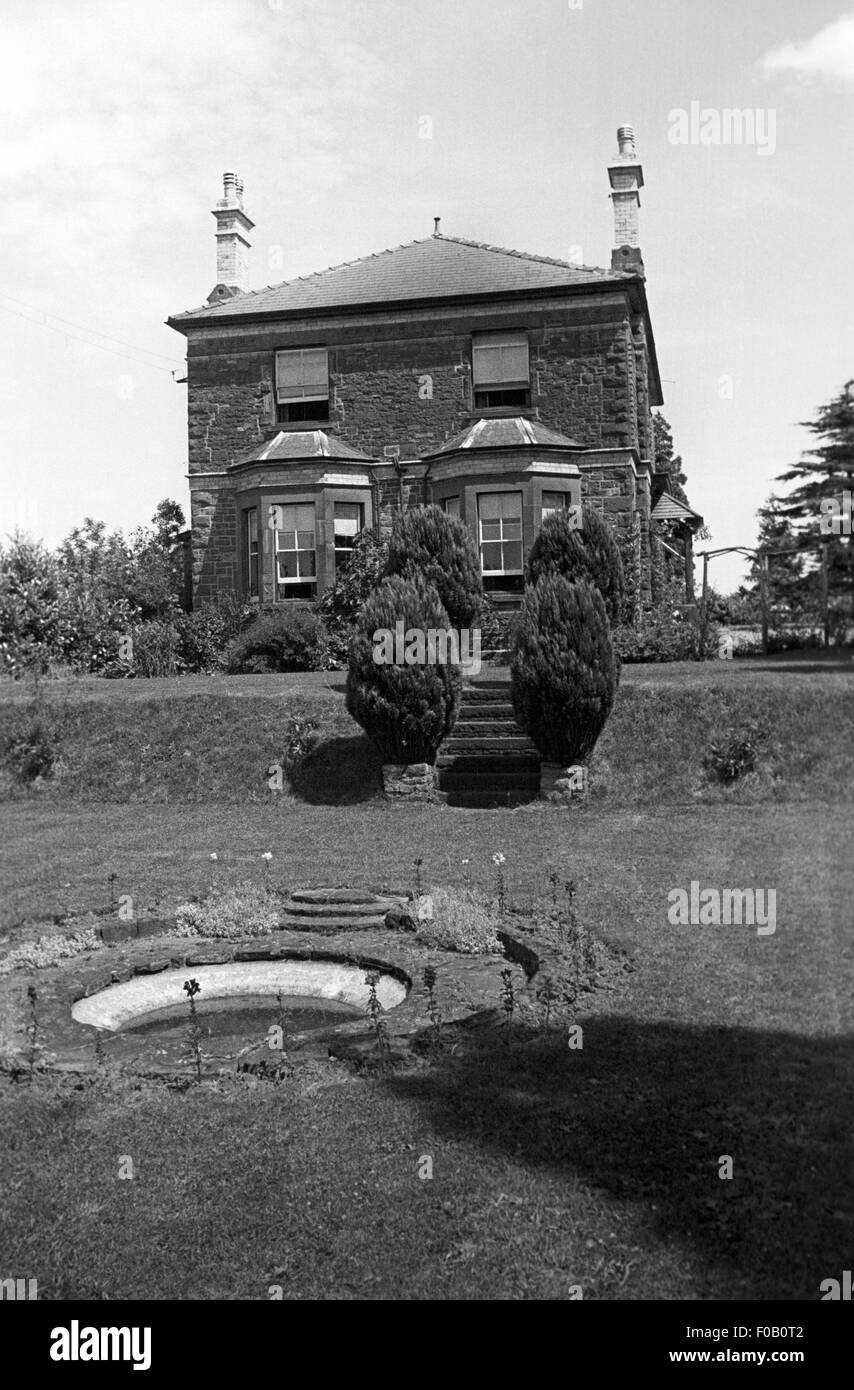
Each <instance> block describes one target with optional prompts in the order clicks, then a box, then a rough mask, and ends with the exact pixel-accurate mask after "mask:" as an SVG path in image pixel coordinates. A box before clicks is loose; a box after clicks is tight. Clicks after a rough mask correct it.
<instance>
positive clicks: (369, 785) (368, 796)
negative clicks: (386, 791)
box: [290, 734, 382, 806]
mask: <svg viewBox="0 0 854 1390" xmlns="http://www.w3.org/2000/svg"><path fill="white" fill-rule="evenodd" d="M290 782H291V790H292V791H293V793H294V795H295V796H298V797H299V798H300V800H301V801H307V802H309V803H310V804H311V805H312V806H354V805H356V804H357V803H358V802H361V801H373V799H374V798H375V797H377V796H379V795H380V792H381V791H382V757H381V756H380V754H379V753H378V752H377V750H376V748H375V747H374V745H373V744H372V743H371V741H370V739H368V738H366V737H365V736H364V734H362V735H355V736H352V737H347V738H328V739H324V740H323V741H322V742H320V743H319V744H318V745H317V747H316V748H315V749H314V751H313V752H312V753H311V755H310V756H309V757H308V758H307V759H306V761H305V762H304V763H303V765H302V767H300V768H298V769H297V770H296V771H295V772H294V773H293V775H292V776H291V779H290Z"/></svg>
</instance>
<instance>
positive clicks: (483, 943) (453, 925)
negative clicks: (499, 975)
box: [418, 888, 502, 955]
mask: <svg viewBox="0 0 854 1390" xmlns="http://www.w3.org/2000/svg"><path fill="white" fill-rule="evenodd" d="M432 898H433V917H432V920H430V921H426V922H420V923H419V926H418V936H419V939H420V940H421V941H423V942H425V943H426V944H427V945H428V946H437V947H439V948H441V949H442V950H444V951H460V952H461V953H464V954H466V955H488V954H493V953H494V954H497V955H500V954H501V950H502V947H501V943H500V941H499V940H498V937H497V935H496V930H497V927H498V918H497V917H496V916H495V914H494V912H493V909H492V905H491V904H490V903H489V901H488V900H487V899H486V898H485V897H484V896H483V895H482V894H481V893H477V892H475V891H473V890H472V889H469V888H436V889H435V890H434V891H433V894H432Z"/></svg>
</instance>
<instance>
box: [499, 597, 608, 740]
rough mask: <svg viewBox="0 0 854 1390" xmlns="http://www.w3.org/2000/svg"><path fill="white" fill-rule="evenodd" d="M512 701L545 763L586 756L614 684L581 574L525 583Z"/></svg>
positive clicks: (597, 606)
mask: <svg viewBox="0 0 854 1390" xmlns="http://www.w3.org/2000/svg"><path fill="white" fill-rule="evenodd" d="M510 689H511V695H512V699H513V708H514V710H515V711H516V716H517V718H518V719H519V722H520V723H521V725H522V727H523V728H524V729H525V730H526V731H527V733H528V735H529V736H530V738H531V739H532V740H533V741H534V743H535V744H536V745H537V747H538V749H539V750H540V753H541V754H542V756H543V758H545V759H546V761H547V762H553V763H560V765H561V766H562V767H571V766H577V765H578V764H579V763H582V762H584V760H585V759H586V758H588V757H589V756H590V754H591V753H592V751H593V749H594V747H595V745H596V740H597V739H598V738H599V735H600V734H601V732H602V730H603V728H604V727H605V723H606V720H607V718H608V715H609V714H610V713H611V709H612V707H613V704H614V696H615V693H616V689H617V667H616V661H615V658H614V649H613V647H612V645H611V636H610V632H609V630H608V618H607V615H606V613H605V605H604V602H603V600H602V595H601V594H600V592H599V590H598V589H597V588H595V587H594V585H592V584H590V583H588V581H587V580H585V579H582V580H579V581H578V582H577V583H575V584H571V583H570V582H569V580H567V579H564V578H563V576H562V575H559V574H553V573H552V574H548V573H547V574H544V575H542V576H541V578H540V579H538V581H537V583H536V584H533V585H530V584H529V585H528V586H527V587H526V589H525V602H524V606H523V609H522V614H521V621H520V623H519V625H518V627H517V629H516V635H515V639H514V644H513V652H512V656H511V663H510Z"/></svg>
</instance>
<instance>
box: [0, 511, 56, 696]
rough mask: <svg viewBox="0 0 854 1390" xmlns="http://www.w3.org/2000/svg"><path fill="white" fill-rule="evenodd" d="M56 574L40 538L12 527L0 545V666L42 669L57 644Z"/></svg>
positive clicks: (10, 670)
mask: <svg viewBox="0 0 854 1390" xmlns="http://www.w3.org/2000/svg"><path fill="white" fill-rule="evenodd" d="M60 593H61V585H60V576H59V571H58V569H57V565H56V561H55V559H54V557H53V556H52V555H50V554H49V553H48V551H47V550H45V548H44V546H43V545H42V544H41V543H40V542H38V541H33V540H30V538H29V537H28V536H25V535H23V534H21V533H20V532H16V533H15V534H14V535H13V536H12V538H11V540H10V541H9V544H8V545H6V546H0V669H2V670H3V671H4V672H5V673H6V674H8V675H12V676H20V675H22V674H23V673H24V671H25V670H27V669H28V668H33V669H35V670H37V671H44V670H46V669H47V665H48V663H49V661H50V659H51V657H53V656H56V655H57V654H58V652H59V650H60V642H59V637H60V627H61V614H60Z"/></svg>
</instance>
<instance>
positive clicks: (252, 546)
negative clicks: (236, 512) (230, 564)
mask: <svg viewBox="0 0 854 1390" xmlns="http://www.w3.org/2000/svg"><path fill="white" fill-rule="evenodd" d="M243 516H244V519H245V526H246V529H245V545H246V549H245V555H246V569H245V571H244V577H245V581H246V593H247V595H248V597H249V598H258V596H259V593H260V590H259V587H258V508H257V507H250V508H248V510H247V511H245V512H244V513H243Z"/></svg>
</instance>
